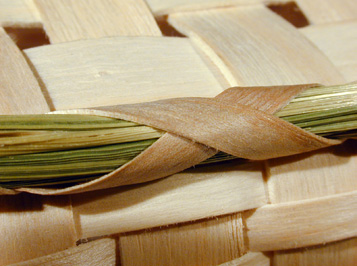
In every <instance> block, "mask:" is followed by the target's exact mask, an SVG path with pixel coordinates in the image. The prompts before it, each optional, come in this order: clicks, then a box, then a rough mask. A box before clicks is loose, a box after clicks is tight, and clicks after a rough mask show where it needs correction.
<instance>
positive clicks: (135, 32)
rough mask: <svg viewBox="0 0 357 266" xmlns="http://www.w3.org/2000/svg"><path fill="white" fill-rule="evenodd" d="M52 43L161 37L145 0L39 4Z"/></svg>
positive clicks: (74, 0)
mask: <svg viewBox="0 0 357 266" xmlns="http://www.w3.org/2000/svg"><path fill="white" fill-rule="evenodd" d="M35 3H36V5H37V7H38V9H39V11H40V14H41V17H42V20H43V24H44V28H45V30H46V33H47V35H48V36H49V38H50V41H51V43H59V42H70V41H75V40H83V39H92V38H93V39H94V38H100V37H108V36H119V35H120V36H161V32H160V30H159V28H158V26H157V24H156V22H155V20H154V18H153V16H152V14H151V13H150V11H149V9H148V7H147V6H146V3H145V2H144V1H143V0H124V1H123V0H35Z"/></svg>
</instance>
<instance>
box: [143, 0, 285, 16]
mask: <svg viewBox="0 0 357 266" xmlns="http://www.w3.org/2000/svg"><path fill="white" fill-rule="evenodd" d="M288 1H289V0H268V1H267V0H223V1H222V0H166V1H162V0H147V2H148V4H149V6H150V8H151V10H152V12H153V13H154V14H155V16H162V15H167V14H171V13H175V12H183V11H193V10H203V9H211V8H212V9H213V8H220V7H229V6H246V5H254V4H261V3H267V4H268V3H269V2H273V3H285V2H288Z"/></svg>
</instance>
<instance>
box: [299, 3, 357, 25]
mask: <svg viewBox="0 0 357 266" xmlns="http://www.w3.org/2000/svg"><path fill="white" fill-rule="evenodd" d="M296 3H297V4H298V5H299V7H300V8H301V10H302V11H303V13H304V14H305V16H306V17H307V18H308V20H309V21H310V23H312V24H323V23H329V22H337V21H344V20H350V19H357V4H356V1H355V0H314V1H311V0H296Z"/></svg>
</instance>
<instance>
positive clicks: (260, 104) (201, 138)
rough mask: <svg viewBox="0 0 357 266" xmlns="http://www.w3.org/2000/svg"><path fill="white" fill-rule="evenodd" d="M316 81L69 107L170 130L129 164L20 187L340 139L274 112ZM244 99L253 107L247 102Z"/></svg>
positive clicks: (281, 151) (298, 149)
mask: <svg viewBox="0 0 357 266" xmlns="http://www.w3.org/2000/svg"><path fill="white" fill-rule="evenodd" d="M311 86H313V85H294V86H282V87H266V88H263V90H264V94H265V97H262V95H261V94H262V92H261V88H259V87H255V88H251V89H240V88H232V89H229V90H226V91H225V92H223V93H222V94H220V95H218V96H217V97H215V98H178V99H168V100H162V101H156V102H150V103H140V104H132V105H118V106H109V107H98V108H93V109H80V110H69V111H64V112H66V113H81V114H96V115H103V116H110V117H114V118H119V119H124V120H129V121H134V122H137V123H141V124H145V125H149V126H152V127H155V128H159V129H162V130H164V131H166V132H168V133H167V134H165V135H164V136H163V137H162V138H160V139H159V140H158V141H157V142H156V143H154V144H153V145H152V146H151V147H149V148H148V149H147V150H146V151H144V152H143V153H142V154H140V155H139V156H138V157H136V158H135V159H134V160H132V161H131V162H130V163H128V164H126V165H124V166H122V167H120V168H119V169H117V170H116V171H114V172H112V173H110V174H108V175H105V176H103V177H101V178H98V179H96V180H94V181H91V182H88V183H85V184H82V185H77V186H73V187H70V188H66V189H59V190H51V189H31V188H22V189H19V190H18V191H27V192H31V193H39V194H67V193H78V192H84V191H91V190H96V189H102V188H108V187H116V186H120V185H127V184H133V183H142V182H146V181H149V180H154V179H158V178H162V177H165V176H168V175H171V174H174V173H177V172H180V171H183V170H184V169H187V168H189V167H191V166H193V165H196V164H197V163H199V162H201V161H203V160H205V159H207V158H209V157H210V156H212V155H214V154H215V153H216V152H217V151H218V150H220V151H224V152H227V153H229V154H232V155H235V156H238V157H242V158H247V159H253V160H263V159H268V158H273V157H281V156H288V155H292V154H298V153H302V152H306V151H311V150H316V149H320V148H323V147H327V146H331V145H335V144H339V143H341V142H340V141H336V140H328V139H325V138H322V137H319V136H316V135H314V134H311V133H308V132H306V131H304V130H302V129H300V128H298V127H296V126H294V125H292V124H290V123H287V122H285V121H283V120H281V119H279V118H276V117H275V116H273V115H272V113H274V112H275V111H277V110H279V109H280V108H282V107H283V106H285V105H286V104H287V103H288V101H289V100H290V99H292V98H293V97H294V96H295V95H297V94H298V93H300V92H301V91H303V90H304V89H306V88H308V87H311ZM224 100H225V101H224ZM245 102H248V103H250V106H247V105H244V104H243V103H245ZM254 107H256V108H260V109H261V110H263V111H265V112H263V111H261V110H257V109H255V108H254ZM163 155H165V156H163Z"/></svg>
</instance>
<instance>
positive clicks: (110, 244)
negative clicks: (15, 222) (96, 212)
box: [11, 238, 117, 266]
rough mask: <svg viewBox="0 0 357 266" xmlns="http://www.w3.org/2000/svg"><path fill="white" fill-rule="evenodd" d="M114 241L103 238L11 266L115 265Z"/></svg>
mask: <svg viewBox="0 0 357 266" xmlns="http://www.w3.org/2000/svg"><path fill="white" fill-rule="evenodd" d="M116 253H117V251H116V241H115V239H110V238H105V239H100V240H96V241H92V242H89V243H86V244H81V245H79V246H78V247H73V248H69V249H67V250H64V251H61V252H57V253H53V254H50V255H47V256H44V257H40V258H36V259H33V260H29V261H24V262H20V263H17V264H11V266H40V265H46V266H62V265H86V266H99V265H103V266H104V265H105V266H110V265H113V266H114V265H117V262H116V257H117V254H116Z"/></svg>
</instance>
